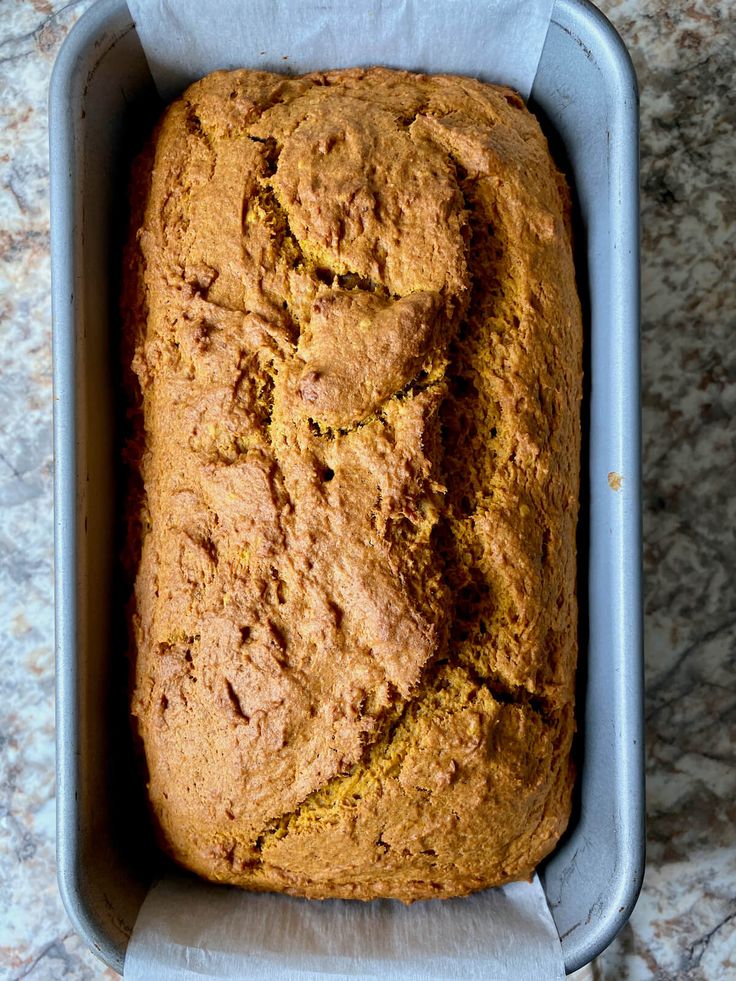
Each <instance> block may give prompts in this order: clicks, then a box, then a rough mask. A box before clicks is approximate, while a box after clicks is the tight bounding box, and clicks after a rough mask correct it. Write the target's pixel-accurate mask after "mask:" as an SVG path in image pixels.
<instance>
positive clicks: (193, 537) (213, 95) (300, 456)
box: [123, 69, 581, 901]
mask: <svg viewBox="0 0 736 981" xmlns="http://www.w3.org/2000/svg"><path fill="white" fill-rule="evenodd" d="M134 179H135V181H136V189H135V191H134V194H135V195H136V200H137V201H138V202H139V204H138V207H137V208H136V209H134V214H133V217H132V229H131V240H130V245H129V247H128V250H127V253H126V272H125V282H124V299H123V303H124V312H125V314H126V324H127V328H126V337H125V351H126V353H125V357H126V359H127V362H128V363H132V365H133V369H134V371H135V374H136V378H137V385H138V392H136V391H135V390H134V386H133V385H130V386H129V387H130V389H131V394H130V399H131V402H133V403H136V404H140V405H141V411H140V413H139V414H136V415H135V417H134V421H135V422H136V424H137V427H138V428H137V430H136V432H135V434H134V435H133V437H132V438H131V441H130V448H129V451H128V455H129V457H130V459H131V460H132V461H133V464H134V465H135V466H136V467H137V469H138V470H139V471H140V481H141V483H142V486H143V493H141V490H140V488H139V489H138V491H137V492H136V493H135V494H132V495H131V517H130V526H131V529H132V531H131V535H132V537H137V536H138V535H139V534H140V556H139V557H138V555H137V552H136V544H135V543H131V546H130V553H131V555H130V557H129V562H130V564H132V565H135V566H136V567H137V570H136V571H137V578H136V587H135V595H134V602H133V606H134V611H133V614H132V619H131V623H132V633H133V641H134V647H135V689H134V693H133V702H132V707H133V713H134V715H135V717H136V725H137V729H138V732H139V734H140V736H141V738H142V743H143V746H144V749H145V754H146V762H147V768H148V773H149V798H150V801H151V807H152V811H153V814H154V817H155V820H156V824H157V827H158V830H159V836H160V840H161V843H162V845H163V847H164V848H165V849H166V850H167V851H168V852H169V853H170V854H171V855H172V856H173V857H174V858H175V859H176V860H177V861H179V862H181V863H182V864H184V865H186V866H187V867H189V868H191V869H193V870H195V871H197V872H199V873H200V874H202V875H205V876H207V877H208V878H211V879H214V880H218V881H227V882H233V883H235V884H238V885H242V886H245V887H247V888H251V889H257V890H258V889H260V890H264V889H266V890H268V889H274V890H279V891H284V892H291V893H294V894H297V895H307V896H315V897H327V896H342V897H347V898H350V897H355V898H364V899H365V898H372V897H374V896H391V897H396V898H400V899H404V900H406V901H411V900H413V899H418V898H424V897H430V896H451V895H461V894H464V893H467V892H469V891H472V890H474V889H479V888H483V887H485V886H488V885H493V884H497V883H500V882H504V881H508V880H509V879H513V878H521V877H525V876H528V875H529V874H530V872H531V870H532V869H533V868H534V866H535V865H536V864H537V862H538V861H539V860H540V859H541V858H542V857H543V856H544V855H545V854H546V853H547V852H548V851H549V850H550V849H551V848H552V847H553V845H554V843H555V841H556V840H557V838H558V837H559V834H560V833H561V831H562V830H563V828H564V825H565V823H566V820H567V815H568V813H569V801H570V787H571V781H572V769H571V765H570V760H569V751H570V742H571V738H572V732H573V728H574V722H573V676H574V664H575V656H576V626H577V625H576V607H575V552H574V548H575V545H574V541H575V525H576V518H577V496H578V457H579V411H578V402H579V399H580V390H581V369H580V364H581V325H580V309H579V304H578V301H577V297H576V295H575V289H574V273H573V267H572V258H571V250H570V241H569V233H568V214H567V210H568V203H567V200H566V198H565V196H564V195H563V194H561V191H560V188H561V186H562V185H561V178H560V175H559V174H558V173H557V171H556V169H555V167H554V165H553V164H552V162H551V160H550V158H549V154H548V151H547V148H546V143H545V141H544V137H543V136H542V135H541V132H540V130H539V128H538V125H537V123H536V121H535V120H534V119H533V117H532V116H531V115H530V114H529V113H527V112H526V110H525V109H524V107H523V104H522V103H521V101H520V100H519V99H518V97H517V96H516V95H515V94H514V93H511V92H510V91H509V90H505V89H502V88H498V87H491V86H486V85H482V84H481V83H477V82H474V81H472V80H470V79H463V78H452V77H443V76H438V77H434V78H431V77H427V76H420V75H412V74H409V73H405V72H392V71H389V70H385V69H372V70H369V71H364V70H357V69H356V70H350V71H342V72H332V73H318V74H315V75H311V76H306V77H304V78H299V79H284V78H282V77H280V76H277V75H270V74H268V73H257V72H244V71H243V72H221V73H215V75H213V76H209V77H208V78H206V79H204V80H203V81H201V82H199V83H197V84H196V85H194V86H192V87H191V88H190V89H189V90H188V91H187V93H186V94H185V96H184V97H183V99H182V100H180V101H179V102H177V103H174V104H173V105H172V106H171V107H170V108H169V110H168V112H167V114H166V116H165V117H164V119H163V120H162V122H161V123H160V124H159V127H158V129H157V132H156V134H155V135H154V149H153V150H149V151H147V156H145V157H144V159H143V160H142V162H141V164H140V165H139V167H138V170H137V171H136V175H135V178H134ZM142 186H146V187H147V188H148V190H147V197H146V200H145V201H142V200H141V198H142V195H141V187H142ZM489 813H493V814H494V819H493V821H492V822H490V823H489V821H488V818H487V815H488V814H489Z"/></svg>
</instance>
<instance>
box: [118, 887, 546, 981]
mask: <svg viewBox="0 0 736 981" xmlns="http://www.w3.org/2000/svg"><path fill="white" fill-rule="evenodd" d="M564 975H565V970H564V964H563V960H562V948H561V946H560V941H559V939H558V937H557V931H556V930H555V926H554V923H553V922H552V917H551V915H550V912H549V909H548V908H547V902H546V900H545V898H544V892H543V890H542V886H541V883H540V882H539V879H538V878H536V877H535V878H534V881H533V882H531V883H529V882H514V883H511V884H510V885H508V886H504V887H503V888H501V889H489V890H487V891H486V892H482V893H477V894H476V895H474V896H468V897H466V898H464V899H445V900H430V901H427V902H420V903H414V904H413V905H412V906H404V905H403V904H402V903H398V902H393V901H387V900H378V901H374V902H371V903H360V902H355V901H347V902H346V901H341V900H329V901H325V902H315V901H314V900H311V901H310V900H305V899H291V898H290V897H288V896H276V895H266V894H264V895H259V894H257V893H246V892H241V891H239V890H235V889H228V888H225V887H223V886H207V885H203V884H201V883H195V884H193V883H192V880H191V879H189V878H188V877H186V876H170V877H167V878H166V879H164V880H163V881H162V882H161V883H159V884H158V885H157V886H155V887H154V888H153V889H152V890H151V892H150V893H149V895H148V897H147V899H146V901H145V903H144V904H143V908H142V909H141V912H140V913H139V915H138V920H137V922H136V925H135V930H134V931H133V936H132V938H131V941H130V944H129V946H128V952H127V954H126V958H125V978H126V981H153V979H155V981H184V979H186V978H196V977H205V978H217V979H224V978H227V979H232V978H237V979H246V978H247V979H248V981H297V979H298V981H306V979H324V978H331V979H338V978H351V979H368V978H381V979H383V981H455V979H464V981H562V979H563V978H564Z"/></svg>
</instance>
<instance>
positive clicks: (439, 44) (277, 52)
mask: <svg viewBox="0 0 736 981" xmlns="http://www.w3.org/2000/svg"><path fill="white" fill-rule="evenodd" d="M553 4H554V0H128V6H129V7H130V10H131V13H132V14H133V18H134V20H135V22H136V27H137V30H138V34H139V36H140V38H141V41H142V43H143V48H144V50H145V52H146V57H147V58H148V63H149V65H150V67H151V71H152V73H153V77H154V80H155V82H156V85H157V86H158V89H159V92H160V93H161V95H162V97H163V98H164V99H167V100H168V99H171V98H173V97H174V96H175V95H178V94H179V92H181V90H182V89H183V88H184V87H185V86H187V85H188V84H189V83H190V82H193V81H195V80H196V79H198V78H201V77H202V76H203V75H206V74H207V73H208V72H211V71H214V70H215V69H217V68H260V69H264V70H268V71H282V72H283V71H289V72H294V73H297V74H300V73H302V72H307V71H313V70H315V69H319V68H350V67H353V66H356V65H362V66H367V65H386V66H388V67H391V68H409V69H414V70H416V71H424V72H452V73H454V74H458V75H474V76H475V77H476V78H480V79H482V80H483V81H486V82H503V83H504V84H506V85H510V86H512V87H513V88H515V89H517V91H519V92H520V93H521V94H522V95H523V96H524V97H525V98H526V97H527V96H528V95H529V92H530V91H531V87H532V82H533V81H534V76H535V75H536V72H537V66H538V64H539V58H540V55H541V53H542V47H543V46H544V39H545V37H546V36H547V29H548V27H549V21H550V16H551V13H552V7H553Z"/></svg>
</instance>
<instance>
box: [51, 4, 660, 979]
mask: <svg viewBox="0 0 736 981" xmlns="http://www.w3.org/2000/svg"><path fill="white" fill-rule="evenodd" d="M479 2H480V0H479ZM531 104H532V107H533V108H534V109H535V111H537V112H538V113H539V115H540V117H541V118H542V119H543V122H544V125H545V127H546V129H547V132H548V135H549V136H550V138H551V141H552V144H553V146H555V145H556V146H557V149H558V151H560V152H562V154H563V155H564V156H565V157H566V163H565V166H566V167H567V169H568V173H570V174H571V175H572V178H573V181H574V186H575V193H576V197H577V214H578V226H579V227H578V230H577V232H578V234H577V239H578V252H579V255H578V267H577V268H578V277H579V283H580V288H581V293H582V294H583V299H584V307H585V315H586V347H587V360H586V378H587V393H586V399H585V405H584V434H585V437H586V438H585V439H584V453H583V468H584V469H583V482H582V483H583V487H582V504H583V507H582V516H581V535H580V546H581V547H580V575H579V581H580V598H581V626H580V637H581V666H580V675H579V677H580V682H581V683H580V696H579V709H578V719H579V730H580V737H579V739H578V753H579V778H578V785H577V800H576V806H575V811H574V814H573V819H572V822H571V827H570V830H569V832H568V834H567V835H566V837H565V839H564V840H563V842H562V843H561V845H560V847H558V849H557V850H556V852H555V853H554V855H553V856H552V857H551V858H550V859H549V860H548V861H547V862H546V864H545V866H544V869H543V872H542V877H543V882H544V887H545V890H546V893H547V898H548V901H549V904H550V906H551V908H552V912H553V915H554V918H555V922H556V924H557V927H558V930H559V934H560V937H561V938H562V947H563V952H564V956H565V963H566V966H567V970H568V971H569V972H570V971H573V970H575V969H577V968H579V967H580V966H582V965H583V964H585V963H586V962H587V961H589V960H590V959H591V958H592V957H594V956H595V955H596V954H597V953H599V952H600V951H601V950H602V949H603V948H604V947H605V946H606V945H607V944H608V943H609V942H610V940H611V939H612V938H613V936H614V935H615V934H616V932H617V931H618V930H619V929H620V928H621V926H622V925H623V924H624V923H625V921H626V919H627V917H628V915H629V913H630V912H631V910H632V908H633V905H634V902H635V900H636V897H637V894H638V891H639V888H640V885H641V879H642V874H643V860H644V826H643V822H644V818H643V814H644V794H643V746H642V739H643V722H642V652H641V581H640V553H641V534H640V492H639V482H640V422H639V413H640V395H639V324H638V304H639V284H638V277H639V257H638V159H637V137H638V104H637V91H636V80H635V76H634V71H633V68H632V66H631V63H630V61H629V58H628V55H627V53H626V50H625V48H624V46H623V44H622V42H621V40H620V39H619V37H618V35H617V34H616V33H615V31H614V30H613V28H612V27H611V25H610V24H609V23H608V22H607V21H606V19H605V18H604V17H603V16H602V15H601V14H600V12H599V11H598V10H597V9H596V8H595V7H593V6H592V5H591V4H590V3H588V2H586V0H557V3H556V5H555V8H554V13H553V19H552V24H551V27H550V31H549V35H548V38H547V42H546V45H545V47H544V52H543V55H542V60H541V64H540V67H539V73H538V76H537V79H536V82H535V84H534V89H533V92H532V99H531ZM158 108H159V105H158V99H157V96H156V92H155V89H154V86H153V83H152V80H151V76H150V73H149V71H148V67H147V64H146V61H145V58H144V56H143V51H142V49H141V46H140V42H139V40H138V36H137V34H136V31H135V26H134V24H133V23H132V20H131V17H130V14H129V12H128V9H127V6H126V4H125V0H98V3H96V4H95V5H94V6H93V7H92V8H91V9H90V10H89V11H88V12H87V13H86V14H85V15H84V16H83V17H82V18H81V19H80V20H79V22H78V23H77V25H76V26H75V28H74V29H73V31H72V32H71V33H70V35H69V37H68V39H67V41H66V43H65V44H64V46H63V48H62V50H61V53H60V54H59V58H58V60H57V63H56V67H55V70H54V74H53V79H52V83H51V93H50V127H51V128H50V141H51V144H50V150H51V214H52V228H51V232H52V235H51V247H52V261H53V321H54V388H55V418H54V428H55V454H56V475H55V492H56V516H55V534H56V573H55V575H56V656H57V774H58V784H57V785H58V878H59V886H60V890H61V895H62V897H63V900H64V903H65V905H66V908H67V911H68V912H69V915H70V917H71V919H72V922H73V923H74V926H75V927H76V929H77V930H78V932H79V933H80V934H81V935H82V936H83V937H84V938H85V940H86V941H87V943H88V944H89V945H90V947H91V948H92V949H93V950H95V951H96V952H97V953H98V955H99V956H100V957H101V959H102V960H104V961H105V962H106V963H107V964H108V965H110V966H112V967H114V968H115V969H116V970H118V971H121V972H122V968H123V962H124V958H125V950H126V946H127V942H128V938H129V936H130V932H131V929H132V927H133V923H134V921H135V917H136V914H137V911H138V909H139V907H140V904H141V902H142V901H143V898H144V896H145V893H146V890H147V888H148V885H149V883H150V881H151V877H152V875H153V874H154V873H155V870H156V861H157V860H156V858H155V851H154V850H153V848H152V846H151V844H150V833H149V831H148V828H147V824H146V821H145V810H144V808H143V807H142V806H141V801H140V792H139V788H137V782H136V778H135V772H134V771H135V767H134V765H133V760H132V758H133V754H132V748H131V746H130V743H129V737H128V724H127V717H126V706H125V691H126V687H127V684H126V668H125V665H124V658H123V657H122V649H123V647H124V643H125V641H124V633H125V627H124V621H123V618H122V613H121V592H120V588H119V585H118V583H117V579H116V577H117V571H116V570H117V567H118V562H117V559H116V555H117V554H118V548H119V542H118V541H116V529H118V528H119V513H120V507H121V493H120V490H119V485H120V483H121V480H120V463H119V459H120V443H119V432H120V427H119V407H118V406H119V399H118V398H117V394H116V393H117V392H118V384H117V380H116V379H117V369H116V358H117V356H118V351H119V347H118V341H117V336H118V332H119V323H118V317H117V313H116V308H117V291H118V271H119V265H120V245H121V242H122V239H123V234H124V225H123V221H124V218H123V214H124V201H125V189H126V174H125V171H126V166H127V162H128V159H129V153H130V146H131V144H132V143H133V142H135V139H136V138H137V137H136V131H137V130H140V128H141V125H142V123H143V124H147V123H148V121H149V120H150V118H151V114H152V113H153V114H155V113H156V112H157V111H158ZM586 470H587V482H586V479H585V473H586ZM619 477H620V478H621V480H620V481H619ZM615 488H618V489H615ZM586 586H587V588H586Z"/></svg>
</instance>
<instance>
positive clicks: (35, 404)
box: [0, 0, 736, 981]
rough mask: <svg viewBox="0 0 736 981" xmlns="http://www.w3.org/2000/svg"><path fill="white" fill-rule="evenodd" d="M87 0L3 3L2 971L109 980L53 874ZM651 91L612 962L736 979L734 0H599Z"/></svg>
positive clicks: (653, 972) (606, 968) (610, 970)
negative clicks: (623, 839) (50, 149)
mask: <svg viewBox="0 0 736 981" xmlns="http://www.w3.org/2000/svg"><path fill="white" fill-rule="evenodd" d="M87 6H89V0H79V2H72V3H62V2H58V0H0V129H1V131H2V139H1V140H0V324H1V331H2V333H1V334H0V337H1V339H2V343H1V344H0V616H1V621H0V624H1V625H0V978H8V979H10V978H12V979H19V978H33V979H36V981H41V979H51V978H66V979H71V981H81V979H91V978H106V977H114V976H115V975H114V974H113V972H111V971H108V970H105V969H104V968H103V967H102V965H101V964H100V963H99V961H97V960H96V959H95V958H94V957H93V956H92V955H91V954H90V953H89V952H87V951H86V950H85V948H84V945H83V944H82V943H81V942H80V941H79V939H78V938H77V937H76V936H75V934H74V932H73V931H72V929H71V927H70V925H69V923H68V921H67V919H66V916H65V913H64V911H63V908H62V906H61V902H60V900H59V898H58V895H57V891H56V883H55V874H54V748H53V726H54V714H53V616H52V602H53V594H52V568H53V555H52V492H51V480H52V454H51V408H52V396H51V348H50V333H51V326H50V320H51V317H50V302H49V250H48V228H49V214H48V161H47V142H46V141H47V133H46V123H47V118H46V92H47V85H48V78H49V74H50V71H51V67H52V65H53V61H54V57H55V55H56V52H57V51H58V48H59V45H60V43H61V41H62V40H63V37H64V36H65V34H66V33H67V31H68V30H69V28H70V27H71V25H72V24H73V22H74V21H75V20H76V18H77V17H78V16H79V15H80V14H81V13H82V11H83V10H84V9H85V8H86V7H87ZM601 6H602V7H603V9H604V11H605V12H606V13H607V14H608V15H609V17H610V18H611V19H612V20H613V22H614V23H615V24H616V26H617V27H618V29H619V31H620V32H621V33H622V35H623V37H624V39H625V40H626V42H627V44H628V45H629V48H630V50H631V53H632V56H633V58H634V61H635V64H636V68H637V71H638V74H639V81H640V86H641V92H642V192H643V194H642V246H643V269H642V288H643V311H642V314H643V317H642V345H643V382H644V384H643V389H644V444H645V448H644V453H645V461H644V462H645V515H644V530H645V543H646V545H645V556H644V561H645V571H646V576H647V587H646V655H647V682H648V696H647V739H648V793H647V798H648V811H649V843H648V852H649V864H648V869H647V873H646V878H645V884H644V890H643V893H642V896H641V899H640V901H639V904H638V905H637V908H636V910H635V912H634V915H633V917H632V919H631V922H630V924H629V925H628V926H627V927H626V928H625V929H624V931H623V932H622V934H621V935H620V936H619V938H618V939H617V940H616V941H615V942H614V943H613V945H612V946H611V947H610V948H609V950H608V951H607V952H606V953H605V954H604V955H603V956H602V957H601V958H600V959H599V962H598V963H597V964H596V965H595V967H594V970H593V972H592V973H593V974H594V976H595V977H597V978H598V979H599V981H600V979H606V981H607V979H618V978H632V979H644V978H657V979H669V978H673V979H688V981H701V979H702V981H719V979H724V981H725V979H732V978H736V765H735V764H736V559H735V558H734V556H736V541H735V540H734V539H735V537H736V494H735V493H734V488H735V487H736V313H735V310H736V273H735V271H734V270H735V269H736V263H735V262H734V256H735V255H736V193H735V192H734V179H733V167H734V159H736V135H735V134H736V127H735V126H734V123H735V122H736V114H735V113H734V105H735V104H736V99H735V97H734V67H733V65H734V54H733V52H734V48H736V21H735V19H734V18H735V16H736V7H735V6H734V4H733V3H732V0H694V2H692V0H671V2H665V0H605V2H601Z"/></svg>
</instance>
